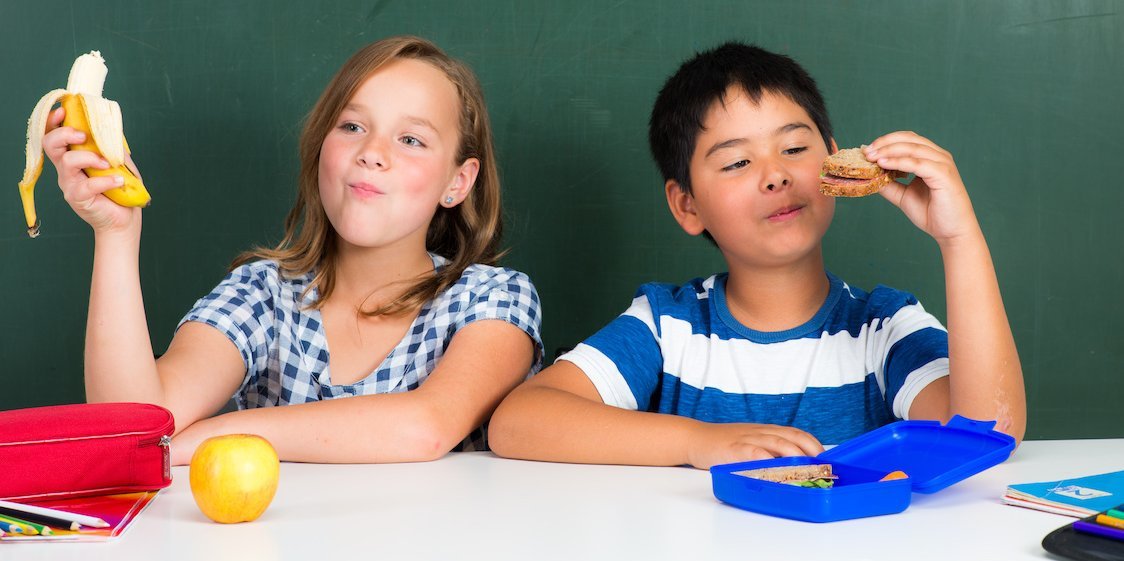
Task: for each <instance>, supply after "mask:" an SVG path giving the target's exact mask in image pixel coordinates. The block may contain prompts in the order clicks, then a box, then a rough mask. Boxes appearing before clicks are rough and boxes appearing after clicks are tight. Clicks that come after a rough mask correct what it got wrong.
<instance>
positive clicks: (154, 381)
mask: <svg viewBox="0 0 1124 561" xmlns="http://www.w3.org/2000/svg"><path fill="white" fill-rule="evenodd" d="M138 222H139V221H138ZM139 254H140V225H139V223H138V224H137V227H136V228H133V229H130V230H129V231H124V232H111V233H99V234H96V235H95V239H94V267H93V274H92V279H91V282H90V309H89V315H88V316H87V320H86V356H85V370H86V374H85V380H86V399H87V400H88V401H91V402H95V401H138V402H146V403H158V404H159V403H161V402H162V401H163V391H162V389H161V383H160V379H159V377H158V376H157V371H156V361H155V359H154V358H153V353H152V342H151V339H150V338H149V334H148V322H147V319H146V318H145V312H144V300H143V297H142V295H141V286H140V271H139V264H138V261H139Z"/></svg>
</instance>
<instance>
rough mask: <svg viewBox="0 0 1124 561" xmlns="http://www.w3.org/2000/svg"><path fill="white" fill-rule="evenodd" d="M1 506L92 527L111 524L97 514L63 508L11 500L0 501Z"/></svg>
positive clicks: (103, 526) (102, 526)
mask: <svg viewBox="0 0 1124 561" xmlns="http://www.w3.org/2000/svg"><path fill="white" fill-rule="evenodd" d="M0 507H3V508H10V509H12V510H18V511H19V512H22V513H30V514H41V515H44V516H53V517H55V518H61V519H63V520H69V521H71V522H77V523H79V524H81V525H83V526H89V527H91V528H108V527H109V524H107V523H106V522H105V520H102V519H101V518H98V517H96V516H86V515H85V514H75V513H73V512H66V511H63V510H56V509H53V508H46V507H41V506H32V505H25V504H22V503H13V502H9V501H0Z"/></svg>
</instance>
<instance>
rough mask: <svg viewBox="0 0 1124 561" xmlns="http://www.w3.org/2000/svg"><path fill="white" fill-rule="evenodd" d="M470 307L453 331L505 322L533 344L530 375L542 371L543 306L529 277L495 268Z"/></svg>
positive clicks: (475, 294)
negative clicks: (487, 322) (478, 323)
mask: <svg viewBox="0 0 1124 561" xmlns="http://www.w3.org/2000/svg"><path fill="white" fill-rule="evenodd" d="M473 292H474V294H473V295H472V296H473V297H472V299H471V300H470V302H469V304H468V307H467V308H465V309H464V310H463V313H460V314H458V315H457V319H456V321H455V322H454V324H453V331H454V332H456V331H460V330H461V329H462V328H464V327H465V326H466V325H468V324H470V323H472V322H474V321H480V320H500V321H506V322H507V323H510V324H512V325H514V326H515V327H518V328H519V329H521V330H523V332H524V333H526V334H527V335H528V336H529V337H530V338H531V341H533V342H534V345H535V356H534V359H533V360H532V361H531V370H530V371H529V372H528V375H530V374H534V373H535V372H538V371H539V370H540V369H541V368H542V360H543V343H542V306H541V304H540V303H539V293H538V291H536V290H535V285H534V284H532V283H531V279H530V277H528V276H527V275H525V274H523V273H520V272H519V271H514V270H511V269H504V268H496V269H495V270H494V271H493V272H492V274H491V275H490V276H489V277H488V278H487V279H486V280H485V281H484V282H482V283H481V284H480V285H479V286H478V287H477V288H476V289H475V290H474V291H473Z"/></svg>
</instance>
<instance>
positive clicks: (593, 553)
mask: <svg viewBox="0 0 1124 561" xmlns="http://www.w3.org/2000/svg"><path fill="white" fill-rule="evenodd" d="M1119 469H1124V439H1114V440H1063V441H1039V442H1027V443H1025V444H1023V445H1022V447H1021V448H1020V449H1019V450H1017V451H1016V452H1015V454H1014V456H1013V457H1012V458H1011V459H1010V460H1008V461H1007V462H1006V463H1004V464H1002V465H999V466H996V467H994V468H992V469H990V470H988V471H986V472H984V473H982V474H979V475H976V476H975V477H972V478H970V479H968V480H967V481H963V482H961V483H958V484H956V485H954V486H952V487H950V488H948V489H945V490H943V491H941V492H939V493H936V494H934V495H920V494H915V495H914V496H913V502H912V504H911V505H910V507H909V508H908V509H907V510H906V511H905V512H903V513H901V514H896V515H891V516H882V517H876V518H866V519H860V520H850V521H843V522H835V523H830V524H811V523H806V522H795V521H791V520H784V519H779V518H771V517H768V516H763V515H758V514H753V513H750V512H746V511H742V510H738V509H736V508H733V507H731V506H728V505H725V504H722V503H720V502H718V500H716V499H715V498H714V495H713V493H712V492H711V488H710V474H709V473H708V472H705V471H700V470H695V469H690V468H643V467H621V466H584V465H565V464H549V463H537V462H522V461H516V460H504V459H501V458H497V457H495V456H493V455H491V454H489V453H461V454H451V455H449V456H447V457H446V458H444V459H442V460H439V461H436V462H431V463H427V464H393V465H345V466H334V465H312V464H290V463H285V464H282V465H281V484H280V487H279V488H278V491H277V496H276V497H275V498H274V501H273V504H272V505H271V506H270V507H269V510H267V511H266V512H265V514H264V515H263V516H262V517H261V518H260V519H258V520H257V521H255V522H252V523H248V524H237V525H220V524H214V523H212V522H210V521H209V520H207V519H206V518H204V516H203V514H202V513H200V512H199V510H198V509H197V508H196V507H195V503H194V501H193V500H192V498H191V490H190V488H189V487H188V481H187V469H186V468H175V470H174V472H173V473H174V477H175V482H174V483H173V484H172V486H171V487H170V488H168V489H167V490H165V491H164V492H163V493H161V495H160V496H159V497H157V499H156V501H155V502H154V503H153V504H152V505H150V506H149V508H148V510H146V511H145V512H144V513H143V514H142V515H141V517H140V518H139V519H138V520H137V521H136V522H135V523H134V526H133V527H131V528H130V529H129V530H128V532H127V533H126V534H125V535H124V536H123V537H121V538H120V539H119V540H117V541H116V542H111V543H104V544H101V543H93V544H64V543H42V544H12V543H7V544H0V559H3V560H4V561H8V560H13V561H15V560H18V561H31V560H35V559H51V560H54V559H74V560H82V561H87V560H98V559H113V560H121V559H146V560H148V559H151V560H160V561H164V560H177V559H201V560H205V561H219V560H225V559H231V560H238V561H257V560H274V559H317V560H320V559H324V560H334V559H352V558H363V559H372V560H380V561H381V560H396V559H411V560H420V559H489V560H491V559H521V560H522V559H536V560H537V559H567V560H584V559H637V560H642V561H650V560H658V559H675V560H687V559H731V560H734V559H739V560H748V559H785V560H786V561H787V560H791V561H796V560H819V559H822V560H830V561H842V560H848V559H856V560H859V559H911V560H913V559H1042V558H1047V557H1048V556H1047V554H1046V552H1045V551H1044V550H1042V548H1041V546H1040V545H1039V544H1040V542H1041V540H1042V538H1043V536H1045V535H1046V534H1047V533H1048V532H1050V531H1051V530H1052V529H1054V528H1056V527H1059V526H1061V525H1063V524H1066V523H1068V522H1069V521H1071V520H1072V519H1071V518H1066V517H1063V516H1058V515H1054V514H1047V513H1043V512H1037V511H1032V510H1026V509H1022V508H1016V507H1012V506H1006V505H1004V504H1002V503H1001V502H1000V500H999V497H1000V496H1001V495H1002V494H1003V491H1004V489H1005V488H1006V485H1007V484H1008V483H1015V482H1028V481H1042V480H1052V479H1061V478H1065V477H1072V476H1076V475H1082V474H1092V473H1100V472H1105V471H1114V470H1119ZM1121 502H1124V498H1122V499H1121Z"/></svg>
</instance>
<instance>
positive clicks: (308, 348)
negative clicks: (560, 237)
mask: <svg viewBox="0 0 1124 561" xmlns="http://www.w3.org/2000/svg"><path fill="white" fill-rule="evenodd" d="M430 258H431V259H432V260H433V265H434V269H435V270H439V269H440V268H441V267H444V266H445V264H446V263H447V262H448V261H447V260H446V259H445V258H444V257H441V256H439V255H436V254H432V253H431V254H430ZM314 276H315V273H314V272H309V273H308V274H305V275H302V276H300V277H297V278H286V277H284V276H283V275H281V274H280V273H279V271H278V269H277V263H276V262H274V261H268V260H263V261H255V262H253V263H247V264H245V265H242V266H241V267H238V268H236V269H234V270H233V271H231V272H230V273H229V274H227V276H226V278H225V279H223V281H222V282H221V283H219V285H218V286H216V287H215V288H214V290H212V291H211V293H210V294H208V295H206V296H204V297H203V298H200V299H199V301H198V302H196V303H195V306H194V307H193V308H192V309H191V311H189V312H188V313H187V315H185V316H184V318H183V319H182V320H180V325H183V324H184V323H187V322H189V321H197V322H202V323H206V324H208V325H210V326H212V327H214V328H216V329H218V330H219V331H220V332H222V333H223V334H225V335H226V336H227V338H229V339H230V341H231V342H232V343H234V346H235V347H237V348H238V352H240V353H241V354H242V360H243V361H244V362H245V363H246V375H245V378H244V379H243V381H242V385H241V387H239V388H238V391H237V393H235V395H234V400H235V402H236V403H237V404H238V408H239V409H248V408H254V407H270V406H274V405H287V404H292V403H308V402H312V401H320V400H324V399H334V398H341V397H350V396H355V395H370V394H383V393H398V392H405V391H409V390H412V389H415V388H417V387H418V386H420V385H421V384H422V383H423V382H425V380H426V379H427V378H428V377H429V375H430V373H431V372H433V370H434V368H436V367H437V363H438V361H440V360H441V357H442V356H444V354H445V350H446V349H447V348H448V347H449V344H450V343H451V342H452V340H453V336H454V335H456V333H457V332H458V331H459V330H460V329H462V328H464V327H465V326H467V325H469V324H471V323H472V322H475V321H481V320H500V321H505V322H508V323H510V324H512V325H514V326H516V327H518V328H519V329H522V330H523V331H524V332H526V333H527V335H528V336H530V338H531V340H532V341H533V342H534V347H535V358H534V359H533V361H532V364H531V369H530V371H529V372H528V373H527V374H528V375H530V374H532V373H534V372H536V371H538V369H539V367H540V366H541V364H542V336H541V334H540V329H541V324H542V310H541V308H540V305H539V296H538V293H537V292H536V291H535V287H534V285H533V284H531V279H530V278H528V277H527V275H525V274H523V273H520V272H519V271H515V270H512V269H507V268H503V267H490V266H487V265H470V266H469V267H468V268H466V269H465V270H464V273H462V274H461V277H460V279H458V280H457V282H456V283H454V284H453V285H452V286H450V287H449V288H448V289H446V290H445V291H444V292H441V293H438V294H437V295H436V297H434V299H433V300H430V301H429V302H427V303H426V304H425V305H424V306H422V308H421V310H419V311H418V315H417V317H416V318H414V322H413V324H412V325H411V326H410V329H409V330H408V331H407V332H406V336H405V337H403V338H402V340H401V341H399V343H398V345H396V346H395V347H394V348H393V349H392V350H391V351H390V353H389V354H388V355H387V356H386V358H385V359H383V361H382V364H380V365H379V366H378V367H376V368H375V370H374V371H373V372H371V373H370V375H368V376H367V377H366V378H363V379H361V380H358V381H356V382H355V383H352V384H334V383H332V374H331V372H330V369H329V368H328V363H329V360H328V358H329V355H328V340H327V337H326V336H325V335H324V326H323V320H322V319H321V317H320V310H317V309H313V308H311V307H309V306H311V305H312V304H314V303H315V302H316V299H317V298H319V294H318V292H317V291H316V290H310V291H308V293H307V294H304V292H305V289H306V288H307V287H308V286H309V283H310V282H311V281H312V278H313V277H314ZM302 295H303V299H302ZM485 433H486V431H485V429H484V427H479V428H477V429H476V430H474V431H473V432H472V433H471V434H469V435H468V438H466V439H465V440H464V442H462V443H461V445H460V446H459V447H458V448H457V449H458V450H486V449H487V442H486V434H485Z"/></svg>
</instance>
